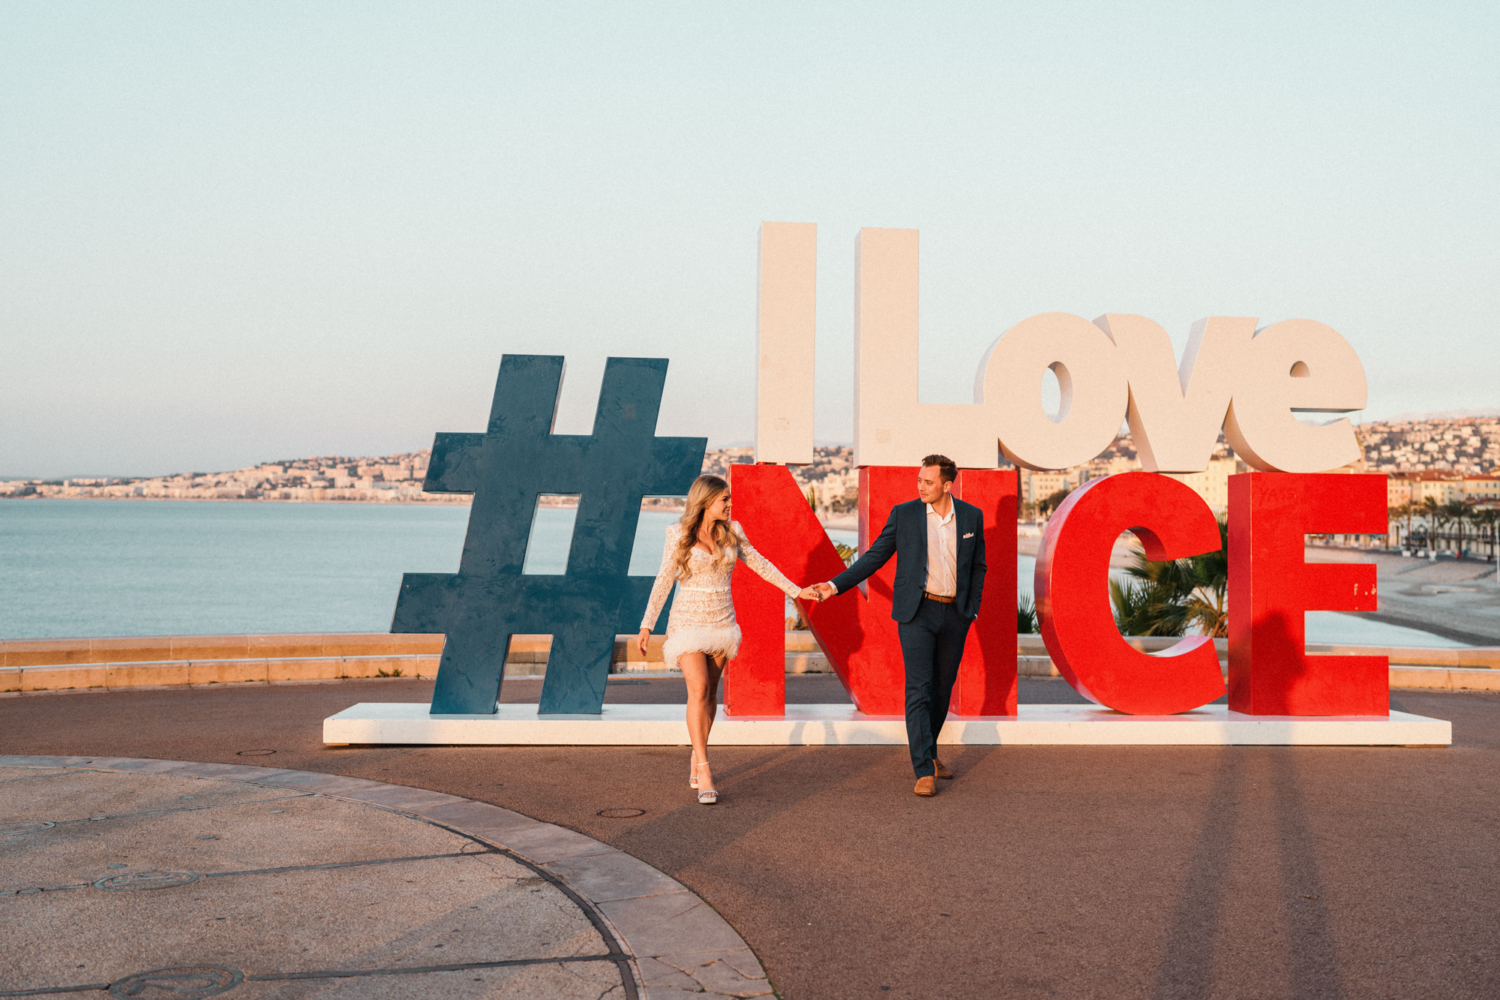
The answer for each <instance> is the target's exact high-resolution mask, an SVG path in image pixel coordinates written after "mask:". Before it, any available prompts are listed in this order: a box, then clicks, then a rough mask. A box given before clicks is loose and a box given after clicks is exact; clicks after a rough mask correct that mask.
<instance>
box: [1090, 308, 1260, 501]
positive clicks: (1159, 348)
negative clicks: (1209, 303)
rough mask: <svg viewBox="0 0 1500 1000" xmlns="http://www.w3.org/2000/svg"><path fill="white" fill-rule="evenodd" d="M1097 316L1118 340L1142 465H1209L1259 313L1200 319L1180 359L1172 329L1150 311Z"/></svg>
mask: <svg viewBox="0 0 1500 1000" xmlns="http://www.w3.org/2000/svg"><path fill="white" fill-rule="evenodd" d="M1094 323H1095V324H1096V325H1097V326H1098V327H1099V328H1100V329H1101V330H1103V331H1105V332H1106V333H1108V334H1109V336H1110V339H1112V340H1113V341H1114V342H1115V347H1116V349H1117V350H1118V351H1119V357H1120V360H1121V362H1122V363H1123V364H1124V366H1125V376H1126V378H1127V379H1128V380H1129V382H1130V405H1129V413H1128V419H1129V421H1130V433H1131V435H1132V436H1133V437H1134V438H1135V449H1136V454H1137V455H1138V456H1139V457H1140V460H1141V467H1142V468H1143V469H1145V470H1146V471H1147V472H1202V471H1203V470H1204V469H1206V468H1208V461H1209V459H1210V458H1212V457H1213V453H1214V445H1215V444H1216V443H1217V442H1218V439H1219V428H1220V427H1222V426H1223V424H1224V415H1225V413H1226V412H1227V411H1228V410H1229V400H1230V398H1231V397H1232V396H1233V394H1234V383H1235V377H1236V374H1237V372H1238V364H1237V362H1238V359H1239V358H1241V357H1243V356H1244V354H1245V351H1246V350H1248V348H1249V346H1250V338H1251V337H1252V336H1254V335H1255V320H1254V319H1240V318H1236V317H1224V316H1214V317H1210V318H1209V319H1201V320H1199V321H1198V322H1196V323H1194V324H1193V332H1192V336H1191V337H1190V338H1189V339H1188V345H1187V350H1186V351H1184V352H1183V355H1182V364H1181V365H1180V366H1179V365H1176V364H1175V363H1174V361H1175V359H1174V357H1173V352H1172V340H1171V338H1170V337H1168V336H1167V331H1166V330H1163V329H1162V328H1161V326H1160V325H1159V324H1157V323H1155V322H1152V321H1151V320H1149V319H1147V318H1146V317H1144V316H1128V315H1122V314H1119V313H1110V314H1108V315H1105V316H1100V317H1099V318H1098V319H1096V320H1094Z"/></svg>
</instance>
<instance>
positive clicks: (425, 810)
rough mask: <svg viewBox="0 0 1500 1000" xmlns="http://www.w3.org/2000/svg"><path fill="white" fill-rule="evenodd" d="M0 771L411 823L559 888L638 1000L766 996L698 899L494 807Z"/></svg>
mask: <svg viewBox="0 0 1500 1000" xmlns="http://www.w3.org/2000/svg"><path fill="white" fill-rule="evenodd" d="M0 767H38V768H60V767H61V768H87V769H88V770H98V771H118V772H128V773H134V774H155V775H163V776H170V777H175V778H202V779H205V780H211V781H242V782H246V783H247V784H256V785H265V786H268V787H273V788H286V789H296V790H298V791H303V792H310V793H313V794H317V795H325V796H328V797H329V798H336V799H343V800H346V801H349V802H354V803H357V804H360V805H364V806H371V807H374V808H377V809H384V810H387V811H389V812H394V813H397V814H400V815H404V816H410V817H412V818H414V819H417V820H421V821H424V822H428V823H432V824H434V825H436V826H440V827H443V828H445V829H449V830H452V831H454V832H456V833H460V834H463V835H466V836H469V837H474V838H476V839H478V840H481V841H484V842H485V843H488V844H490V845H492V846H494V847H496V848H497V849H499V850H500V851H502V852H503V853H505V854H507V855H509V856H510V857H512V858H514V859H515V860H517V861H519V862H520V863H522V864H524V865H526V866H527V867H529V868H531V869H533V870H534V871H536V872H537V873H538V874H539V875H541V876H542V877H543V878H546V879H547V880H548V881H550V882H553V883H554V884H555V885H557V886H558V888H560V889H561V890H562V891H563V892H564V893H565V894H567V895H568V896H569V897H570V898H572V900H573V902H574V904H575V905H577V906H579V908H580V909H582V910H583V911H584V912H585V914H586V915H588V916H589V917H590V919H591V920H592V921H593V923H594V925H595V927H596V928H597V929H598V930H599V931H600V932H601V936H603V937H604V939H605V944H606V945H608V946H609V947H610V950H611V952H615V951H618V952H619V953H620V957H621V959H623V960H624V961H626V962H627V963H628V964H629V965H630V966H631V969H630V971H631V974H632V975H633V976H634V977H635V982H636V984H637V985H638V986H639V987H640V990H639V992H638V994H637V995H639V996H641V997H649V996H650V994H651V993H653V992H654V990H653V986H655V985H656V983H659V982H661V981H662V980H663V979H669V978H672V977H674V976H681V975H683V974H686V975H689V976H692V975H693V973H694V971H695V970H699V969H723V968H724V967H727V968H728V969H730V970H732V972H733V973H737V974H738V975H737V976H736V979H737V980H738V981H737V982H735V983H732V984H731V983H723V984H720V983H716V982H713V981H710V982H702V981H701V980H700V985H701V987H702V989H703V991H704V992H703V993H702V994H700V995H703V996H708V997H714V996H726V995H733V996H741V997H748V996H755V995H768V994H771V993H772V987H771V985H770V982H769V980H768V979H767V977H766V972H765V969H764V968H763V967H762V966H761V964H760V959H759V958H757V957H756V955H755V953H754V951H752V950H751V948H750V946H749V945H748V944H746V943H745V941H744V939H743V938H741V937H740V935H739V933H738V932H736V931H735V929H734V928H733V927H731V926H730V925H729V923H728V921H726V920H725V919H724V918H723V917H722V916H720V915H719V913H718V911H717V910H715V909H714V908H713V907H712V906H710V905H709V904H708V903H707V902H705V901H704V900H703V899H702V897H700V896H699V895H698V894H697V893H695V892H693V891H692V890H691V889H689V888H687V887H686V886H684V885H683V884H682V883H680V882H678V881H677V880H676V879H674V878H672V877H671V876H669V875H667V874H665V873H664V872H661V871H659V870H657V869H656V868H653V867H652V866H651V865H648V864H647V863H646V862H644V861H642V860H640V859H639V858H636V857H633V856H632V855H629V854H626V853H625V852H624V851H621V850H619V849H618V848H615V847H611V846H609V845H608V844H604V843H601V842H599V841H597V840H594V839H593V838H592V837H587V836H584V835H583V834H581V833H577V832H575V831H573V830H569V829H566V828H565V827H561V826H557V825H555V824H552V823H544V822H542V821H541V820H537V819H532V818H531V817H529V816H525V815H522V814H521V813H518V812H514V811H512V810H510V809H506V808H504V807H502V806H496V805H491V804H489V803H487V802H478V801H475V800H473V799H465V798H461V797H460V796H457V795H448V794H446V793H444V792H434V791H429V790H427V789H424V788H416V787H413V786H409V785H393V784H388V783H386V782H380V781H371V780H369V779H367V778H354V777H347V776H344V775H338V774H325V773H323V772H320V771H295V770H289V769H286V768H274V767H255V766H253V765H247V764H209V763H201V762H197V761H186V760H157V759H152V758H140V757H102V756H95V757H85V756H49V755H41V754H0ZM611 939H612V940H611ZM695 978H697V977H695ZM746 981H748V982H746ZM756 981H758V984H757V983H756ZM756 985H760V986H763V988H761V989H757V988H756ZM715 986H727V987H729V988H730V989H731V990H732V992H731V993H728V994H725V993H720V992H718V991H717V990H716V989H715ZM746 987H750V988H749V989H748V990H747V989H746Z"/></svg>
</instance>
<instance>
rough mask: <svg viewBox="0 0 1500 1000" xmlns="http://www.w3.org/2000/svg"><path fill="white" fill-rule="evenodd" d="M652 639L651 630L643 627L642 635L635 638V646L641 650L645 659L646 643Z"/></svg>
mask: <svg viewBox="0 0 1500 1000" xmlns="http://www.w3.org/2000/svg"><path fill="white" fill-rule="evenodd" d="M650 639H651V630H650V629H649V628H643V629H641V634H640V636H639V637H638V638H637V639H636V640H635V648H636V649H639V650H640V651H641V658H642V659H644V658H645V656H646V643H647V642H649V641H650Z"/></svg>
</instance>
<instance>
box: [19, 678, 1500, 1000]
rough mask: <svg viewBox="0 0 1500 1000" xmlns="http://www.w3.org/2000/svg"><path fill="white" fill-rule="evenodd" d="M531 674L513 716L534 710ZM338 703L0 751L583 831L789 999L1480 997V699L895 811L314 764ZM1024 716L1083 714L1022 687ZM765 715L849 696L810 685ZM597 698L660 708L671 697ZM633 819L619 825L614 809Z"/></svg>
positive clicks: (234, 698)
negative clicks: (91, 758) (313, 783)
mask: <svg viewBox="0 0 1500 1000" xmlns="http://www.w3.org/2000/svg"><path fill="white" fill-rule="evenodd" d="M538 690H539V684H538V682H537V681H534V680H522V679H516V680H512V681H508V682H507V683H506V688H505V700H507V701H534V700H535V699H536V696H537V691H538ZM430 691H431V683H430V682H426V681H410V680H372V681H346V682H340V683H334V684H283V685H273V686H269V687H268V686H265V685H256V686H245V687H225V688H224V689H222V690H213V689H202V688H199V689H194V690H181V689H178V690H170V689H162V690H142V691H117V692H111V693H108V694H90V693H73V694H48V695H35V696H25V697H12V698H0V753H6V754H23V753H24V754H100V755H115V756H127V757H151V758H164V759H174V760H196V761H208V762H228V763H253V764H259V765H266V766H274V767H283V768H295V769H300V770H308V771H322V772H328V773H334V774H342V775H353V776H359V777H364V778H370V779H374V780H377V781H382V782H390V783H395V784H402V785H410V786H416V787H420V788H425V789H433V790H437V791H442V792H447V793H450V794H453V795H459V796H463V797H465V798H470V799H477V800H481V801H484V802H490V803H494V804H496V805H501V806H504V807H507V808H509V809H513V810H516V811H518V812H521V813H524V814H526V815H528V816H532V817H535V818H537V819H540V820H543V821H545V822H549V823H556V824H559V825H561V826H564V827H568V828H571V829H574V830H577V831H579V832H581V833H583V834H586V835H587V836H589V837H593V838H596V839H598V840H600V841H603V842H605V843H607V844H610V845H612V846H614V847H617V848H619V849H620V850H622V851H625V852H628V853H629V854H632V855H634V856H635V857H638V858H640V859H642V860H644V861H646V862H647V863H648V864H651V865H653V866H655V867H656V868H659V869H661V870H662V871H663V872H666V873H667V874H669V875H671V876H672V877H673V878H675V879H677V880H679V881H680V882H682V883H684V884H685V885H687V886H688V887H689V888H691V889H693V890H694V891H696V892H698V893H699V894H701V895H702V896H703V897H704V898H705V899H706V900H708V902H709V903H711V904H712V905H713V906H714V907H715V908H716V909H717V910H718V911H719V912H720V913H721V914H723V916H724V917H725V918H726V919H727V920H728V921H729V922H730V924H732V925H733V927H734V928H735V929H736V930H737V931H738V932H739V933H740V935H741V936H742V937H743V938H744V939H745V941H746V942H747V943H748V944H749V945H750V947H751V948H753V949H754V950H755V952H756V954H757V955H758V956H759V957H760V959H761V961H762V963H763V964H764V966H765V969H766V972H767V973H768V974H769V976H770V979H771V982H772V984H773V985H774V986H775V988H776V989H777V991H778V993H779V994H780V996H782V997H783V998H786V1000H842V998H856V997H859V998H865V997H883V996H893V997H920V998H928V997H931V998H937V997H945V998H946V997H976V998H978V997H984V998H991V997H1005V998H1011V997H1018V998H1019V997H1047V996H1061V997H1079V998H1093V997H1098V998H1110V1000H1117V998H1127V997H1129V998H1135V997H1141V998H1207V997H1214V998H1219V997H1224V998H1230V997H1234V998H1239V997H1244V998H1247V1000H1248V998H1254V1000H1276V998H1295V1000H1304V998H1325V997H1326V998H1351V1000H1352V998H1364V997H1381V998H1384V997H1391V998H1403V1000H1405V998H1417V997H1444V998H1462V997H1476V998H1481V997H1482V998H1486V1000H1492V998H1494V997H1496V996H1500V943H1497V940H1500V936H1497V934H1496V914H1497V912H1500V864H1497V860H1496V846H1497V830H1500V796H1497V792H1500V696H1497V695H1489V694H1447V693H1430V694H1429V693H1416V692H1399V693H1397V694H1396V695H1395V696H1394V697H1393V706H1394V707H1398V708H1400V709H1402V710H1405V711H1409V712H1416V713H1419V714H1424V715H1431V716H1435V717H1439V718H1445V719H1449V720H1451V721H1452V722H1453V724H1454V745H1453V746H1452V747H1448V748H1442V749H1417V748H1401V747H1397V748H1376V747H1369V748H1366V747H1327V748H1323V747H1063V746H1048V747H970V748H964V749H957V748H955V751H954V753H953V756H952V758H951V759H949V758H945V760H946V762H947V763H948V764H949V766H950V767H952V769H953V771H954V772H955V773H956V775H957V777H956V778H955V780H954V781H952V782H945V783H944V787H943V791H942V793H941V794H940V795H938V796H937V797H935V798H933V799H920V798H917V797H916V796H914V795H912V794H911V785H912V777H911V773H910V768H909V765H908V763H907V761H906V759H905V758H906V754H905V750H904V748H890V747H804V748H791V747H719V748H714V750H713V751H712V762H713V764H714V772H715V775H716V777H717V779H718V784H719V788H720V790H721V793H722V798H721V801H720V804H719V805H717V806H714V807H712V808H709V807H704V806H700V805H698V804H697V802H696V800H695V799H694V797H693V796H692V794H691V792H690V791H689V789H688V788H687V783H686V778H687V766H688V752H687V750H686V748H676V747H644V748H643V747H588V748H584V747H340V748H328V747H324V746H323V745H322V743H321V742H320V736H321V721H322V719H323V718H325V717H326V716H328V715H331V714H333V713H334V712H337V711H340V710H342V709H344V708H347V707H348V706H350V705H352V704H354V703H355V702H359V701H413V702H416V701H425V700H427V698H428V697H429V695H430ZM1021 696H1022V701H1023V702H1058V701H1073V700H1077V696H1076V695H1074V693H1073V692H1072V691H1071V689H1069V688H1068V687H1067V686H1066V685H1065V684H1063V683H1062V682H1060V681H1055V680H1050V681H1049V680H1038V681H1025V682H1023V686H1022V694H1021ZM788 697H789V700H792V701H796V702H829V701H840V700H844V699H843V696H842V692H841V691H840V689H839V688H838V686H837V681H836V680H835V679H834V678H832V677H829V676H826V675H825V676H807V677H790V678H788ZM608 700H611V701H641V702H672V703H680V702H682V701H683V700H684V699H683V694H682V685H681V681H680V680H676V679H670V678H668V679H653V680H645V681H642V680H641V679H626V680H624V681H623V682H614V683H611V685H610V688H609V694H608ZM637 811H639V814H638V815H637V814H636V813H637Z"/></svg>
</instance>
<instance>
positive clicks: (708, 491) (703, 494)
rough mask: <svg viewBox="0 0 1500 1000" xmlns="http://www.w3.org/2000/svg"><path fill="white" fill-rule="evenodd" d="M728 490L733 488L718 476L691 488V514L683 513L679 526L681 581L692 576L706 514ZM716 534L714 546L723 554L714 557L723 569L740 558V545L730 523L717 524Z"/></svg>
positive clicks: (676, 561)
mask: <svg viewBox="0 0 1500 1000" xmlns="http://www.w3.org/2000/svg"><path fill="white" fill-rule="evenodd" d="M727 489H729V484H728V483H726V482H725V481H724V480H722V479H720V478H719V477H718V476H699V477H698V478H697V479H694V480H693V485H692V486H691V487H689V489H688V495H687V510H685V511H683V512H682V519H681V520H680V521H678V522H677V525H678V527H679V528H680V529H681V533H680V534H679V535H678V536H677V555H676V558H675V559H674V560H673V562H674V564H675V565H676V567H677V579H679V580H686V579H687V578H688V576H689V575H691V571H690V570H689V569H688V560H689V559H691V558H692V555H693V546H695V545H697V544H698V529H699V528H700V527H702V526H703V512H704V511H706V510H707V509H708V507H709V505H710V504H712V503H713V502H714V501H715V500H717V499H719V497H720V496H721V495H722V494H723V493H724V491H725V490H727ZM712 534H713V540H714V545H715V546H716V547H717V548H718V550H719V552H718V555H716V556H715V557H714V565H715V566H716V567H717V568H719V569H723V568H724V567H726V566H728V565H729V564H730V563H732V562H734V560H735V559H736V558H737V557H738V556H739V543H738V542H737V541H735V537H734V532H733V531H731V530H730V528H729V522H727V521H715V522H714V526H713V532H712Z"/></svg>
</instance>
